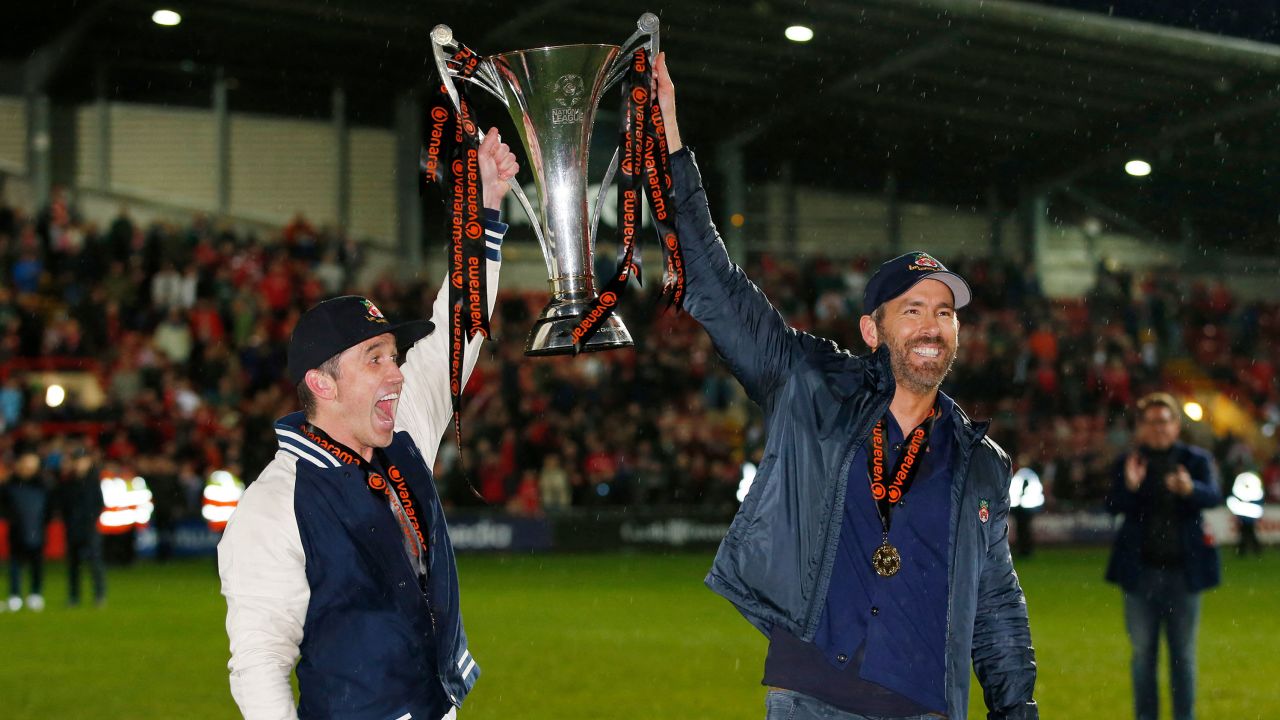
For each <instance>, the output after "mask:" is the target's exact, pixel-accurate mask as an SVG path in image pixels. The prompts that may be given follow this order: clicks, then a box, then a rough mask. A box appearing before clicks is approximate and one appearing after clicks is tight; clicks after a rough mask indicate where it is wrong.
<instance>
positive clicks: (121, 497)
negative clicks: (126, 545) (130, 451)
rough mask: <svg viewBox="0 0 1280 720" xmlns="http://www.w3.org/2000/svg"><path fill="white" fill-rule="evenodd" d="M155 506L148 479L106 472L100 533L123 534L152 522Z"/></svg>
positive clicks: (103, 478)
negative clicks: (112, 474) (125, 477)
mask: <svg viewBox="0 0 1280 720" xmlns="http://www.w3.org/2000/svg"><path fill="white" fill-rule="evenodd" d="M154 510H155V505H154V504H153V503H152V501H151V488H149V487H147V481H146V480H144V479H143V478H142V477H140V476H137V475H135V476H134V477H132V478H130V479H128V480H126V479H124V478H123V477H118V476H111V475H103V477H102V513H101V514H100V515H98V532H100V533H102V534H103V535H121V534H123V533H127V532H129V531H130V530H132V529H134V528H139V527H142V526H144V525H146V524H147V523H149V522H151V513H152V511H154Z"/></svg>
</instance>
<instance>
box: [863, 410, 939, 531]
mask: <svg viewBox="0 0 1280 720" xmlns="http://www.w3.org/2000/svg"><path fill="white" fill-rule="evenodd" d="M937 415H938V413H937V410H936V408H930V409H929V417H927V418H925V419H924V422H922V423H920V425H919V426H917V427H916V429H915V430H912V431H911V433H910V434H908V435H907V437H906V440H905V441H904V442H903V448H902V454H901V455H899V456H898V462H897V463H895V464H894V466H893V474H892V475H890V476H889V477H888V478H886V477H885V475H884V458H885V447H884V445H885V430H884V418H880V421H879V422H877V423H876V426H875V427H874V428H872V430H871V448H870V449H869V450H868V451H867V474H868V475H869V476H870V478H871V497H872V498H874V499H875V501H876V512H877V513H879V515H880V525H881V527H883V528H884V536H885V538H886V542H887V538H888V537H889V526H890V525H891V524H892V523H893V508H895V507H896V506H897V505H898V503H900V502H902V500H903V498H905V497H906V496H907V493H908V492H910V491H911V486H912V485H914V484H915V481H916V474H917V473H919V472H920V466H921V465H922V464H924V460H923V459H922V458H921V457H920V456H921V455H922V454H924V452H925V451H926V450H928V449H929V433H930V432H931V431H932V430H933V422H934V420H935V419H937Z"/></svg>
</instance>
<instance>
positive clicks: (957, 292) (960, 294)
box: [894, 270, 973, 310]
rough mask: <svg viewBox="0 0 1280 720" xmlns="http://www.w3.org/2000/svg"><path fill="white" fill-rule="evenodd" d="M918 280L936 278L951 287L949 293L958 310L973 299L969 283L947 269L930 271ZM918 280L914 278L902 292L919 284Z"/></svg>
mask: <svg viewBox="0 0 1280 720" xmlns="http://www.w3.org/2000/svg"><path fill="white" fill-rule="evenodd" d="M920 280H937V281H938V282H940V283H942V284H943V285H946V286H947V287H949V288H951V295H952V297H953V298H954V299H955V309H956V310H959V309H960V308H962V307H964V306H965V305H968V304H969V303H970V302H971V301H972V300H973V291H972V290H970V289H969V283H967V282H965V281H964V278H962V277H960V276H959V275H957V274H955V273H953V272H950V271H948V270H939V271H938V272H931V273H929V274H928V275H925V276H924V277H922V278H920ZM920 280H916V281H915V282H913V283H911V285H909V286H907V287H906V288H905V289H903V291H902V292H906V291H907V290H910V289H911V288H913V287H915V286H916V285H919V284H920ZM902 292H900V293H898V295H901V294H902ZM894 297H897V295H895V296H894Z"/></svg>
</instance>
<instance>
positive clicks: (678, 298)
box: [572, 48, 685, 353]
mask: <svg viewBox="0 0 1280 720" xmlns="http://www.w3.org/2000/svg"><path fill="white" fill-rule="evenodd" d="M621 86H622V112H621V115H622V121H621V133H620V134H621V142H620V146H621V150H620V152H619V153H618V154H619V162H618V244H619V248H620V249H619V253H618V255H619V259H618V268H617V270H616V271H615V272H614V274H613V277H611V278H610V279H609V282H607V283H606V284H605V286H604V289H603V291H602V292H601V293H600V295H599V297H597V298H596V299H595V300H594V301H593V302H592V304H591V306H590V308H589V309H588V310H587V312H586V313H584V314H583V316H582V320H580V321H579V322H578V325H577V327H575V328H574V329H573V333H572V336H573V348H574V352H575V353H577V352H581V350H582V348H583V347H584V346H585V344H586V342H587V341H588V340H590V339H591V336H592V335H594V334H595V333H596V332H597V331H598V330H599V329H600V328H601V327H602V326H603V325H604V323H605V321H606V320H608V319H609V316H611V315H612V314H613V312H614V310H615V309H616V307H617V305H618V299H619V298H620V297H621V296H622V293H623V291H624V290H626V287H627V282H628V281H629V280H630V279H631V276H632V275H633V274H634V275H635V276H636V280H637V282H643V278H642V276H641V268H640V257H639V255H638V254H637V250H638V248H639V226H640V206H641V204H642V202H641V200H640V196H641V195H643V196H644V197H645V198H646V199H647V202H648V204H649V209H650V211H651V213H652V214H653V222H654V227H655V228H656V229H657V231H658V237H659V238H661V240H662V251H663V255H664V256H665V259H666V262H665V267H664V272H663V293H664V294H666V295H668V297H669V306H674V307H675V308H676V309H677V310H680V309H682V308H683V307H684V286H685V280H684V258H683V255H682V254H681V252H680V241H679V239H678V237H677V236H676V232H675V203H674V202H673V200H672V198H671V171H670V165H669V162H668V157H667V136H666V125H665V124H664V122H663V119H662V109H661V108H660V107H659V106H658V98H657V93H656V92H654V91H653V87H654V84H653V65H652V64H651V63H650V59H649V53H648V51H647V50H645V49H644V48H640V49H638V50H636V52H635V54H634V55H633V56H632V58H631V64H630V65H629V66H628V68H627V72H626V74H625V75H624V77H623V80H622V84H621Z"/></svg>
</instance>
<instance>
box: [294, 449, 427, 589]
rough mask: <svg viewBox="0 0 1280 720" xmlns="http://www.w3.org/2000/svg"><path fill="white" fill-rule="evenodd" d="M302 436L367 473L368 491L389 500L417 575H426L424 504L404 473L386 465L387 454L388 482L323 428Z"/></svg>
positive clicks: (341, 460) (393, 466)
mask: <svg viewBox="0 0 1280 720" xmlns="http://www.w3.org/2000/svg"><path fill="white" fill-rule="evenodd" d="M302 434H303V435H305V436H307V439H308V440H310V441H311V442H313V443H315V444H316V445H319V446H320V447H321V448H323V449H324V450H325V452H328V453H329V454H330V455H332V456H333V457H335V458H337V459H338V460H339V461H340V462H343V463H346V464H347V465H354V466H356V467H358V468H360V469H361V470H363V471H364V473H365V478H366V480H367V481H368V484H369V490H371V491H372V492H373V493H374V494H376V495H381V496H383V497H385V498H386V499H387V504H388V505H389V506H390V507H391V514H392V515H394V516H395V518H396V523H397V524H398V525H399V526H400V532H401V534H402V535H403V536H404V546H405V550H406V552H407V553H408V554H409V555H410V557H411V559H412V560H413V562H414V563H415V564H416V565H417V570H418V574H419V575H426V572H427V567H428V565H429V564H430V563H429V557H428V548H429V547H431V546H430V545H428V544H427V538H426V535H425V534H424V533H423V532H422V524H421V522H420V521H419V519H418V508H420V507H421V505H419V504H418V498H417V496H415V495H414V494H413V489H412V488H410V487H409V483H408V481H407V480H405V477H404V474H403V473H401V472H400V469H399V468H397V467H396V466H395V465H392V464H391V463H390V462H387V459H386V457H385V456H384V455H380V457H381V458H382V460H383V464H384V465H386V467H387V475H388V476H390V478H391V482H390V483H388V482H387V479H386V478H384V477H383V476H382V473H379V472H378V471H377V469H376V468H374V467H373V464H372V463H370V462H368V461H367V460H365V459H364V458H362V457H360V456H359V455H357V454H356V453H354V452H352V451H351V450H349V449H347V447H346V446H345V445H343V444H342V443H340V442H338V441H337V440H334V439H332V438H330V437H329V436H328V434H327V433H325V432H324V431H323V430H321V429H320V428H318V427H316V426H314V425H311V424H307V425H303V426H302Z"/></svg>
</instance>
